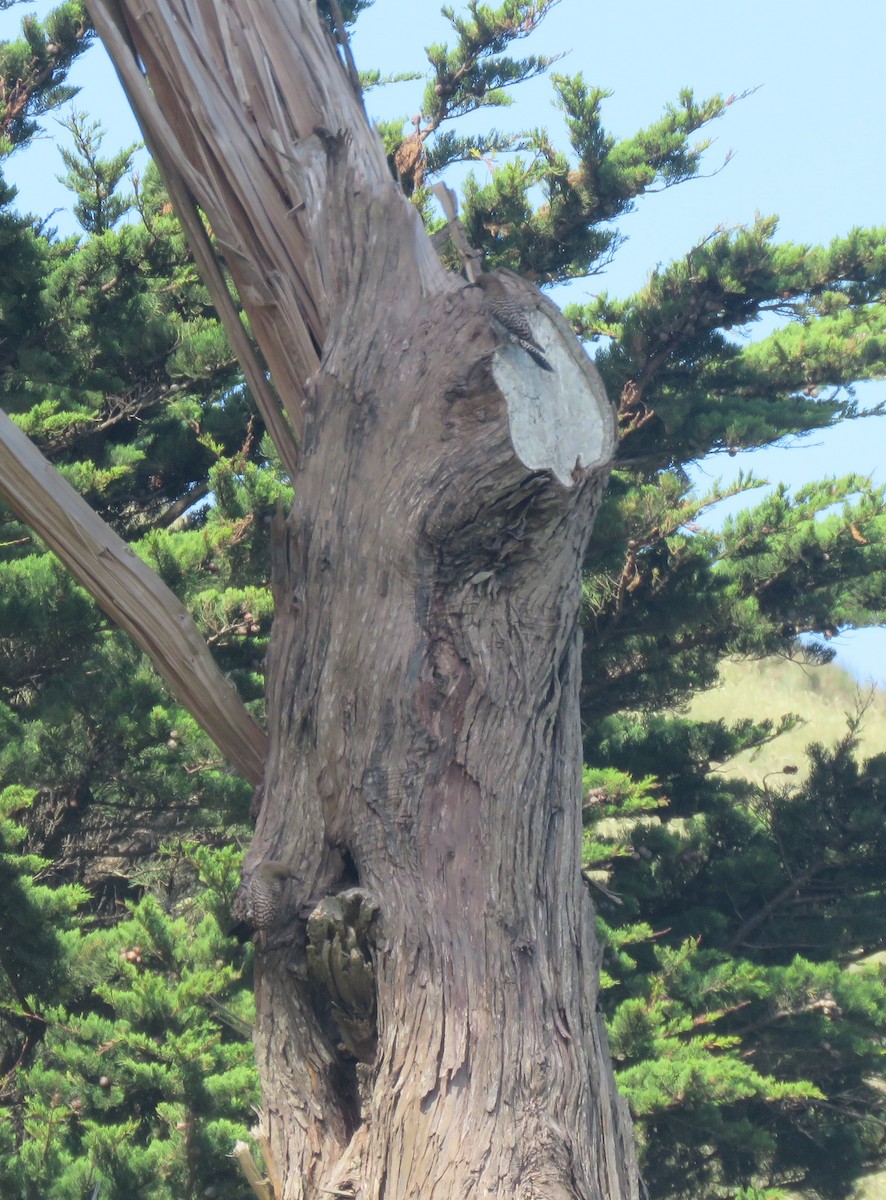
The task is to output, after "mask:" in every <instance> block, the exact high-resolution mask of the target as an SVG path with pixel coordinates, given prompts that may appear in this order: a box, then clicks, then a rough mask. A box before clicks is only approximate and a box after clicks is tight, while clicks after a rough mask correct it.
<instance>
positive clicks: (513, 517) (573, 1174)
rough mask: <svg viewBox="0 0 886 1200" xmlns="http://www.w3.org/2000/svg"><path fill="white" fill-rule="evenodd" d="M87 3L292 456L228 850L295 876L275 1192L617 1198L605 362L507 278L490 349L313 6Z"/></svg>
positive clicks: (621, 1157)
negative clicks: (589, 600) (583, 704)
mask: <svg viewBox="0 0 886 1200" xmlns="http://www.w3.org/2000/svg"><path fill="white" fill-rule="evenodd" d="M91 7H92V10H93V15H94V17H95V20H96V24H97V26H98V27H99V31H100V33H101V34H102V36H103V37H104V38H105V40H106V44H107V45H108V46H109V49H110V50H111V53H112V55H113V57H114V58H115V61H116V63H117V66H118V70H119V71H120V73H121V77H122V78H123V80H124V83H125V84H126V86H127V88H128V90H129V92H130V95H131V97H132V99H133V103H134V105H135V107H136V110H137V112H138V113H139V115H140V119H141V121H142V124H143V128H144V130H145V133H146V135H147V137H148V139H149V141H150V143H151V145H152V148H153V150H154V152H155V154H156V155H157V157H158V159H159V162H160V165H161V167H162V168H163V169H164V171H165V172H166V175H167V178H168V179H169V180H170V181H171V183H172V185H173V189H174V194H175V195H176V196H177V197H178V200H179V203H184V201H185V200H186V199H187V197H188V195H190V196H192V197H194V198H195V199H196V200H197V201H198V202H199V204H200V206H201V207H202V209H203V210H204V212H205V213H206V214H207V216H208V218H209V222H210V224H211V226H212V229H213V233H214V234H215V236H216V237H217V238H218V239H219V241H220V243H221V245H222V246H223V248H224V253H225V256H226V259H227V263H228V266H229V268H230V270H231V272H232V274H233V276H234V279H235V281H236V282H237V284H238V287H239V289H240V294H241V296H242V298H243V302H244V305H245V307H246V309H247V311H248V313H249V316H250V320H251V324H252V327H253V330H254V331H255V333H256V337H257V339H258V341H259V343H260V345H261V347H262V350H263V352H264V354H265V357H266V359H267V361H268V362H269V364H270V366H271V370H272V374H273V377H274V381H275V384H276V387H277V390H278V392H279V394H280V397H281V403H282V406H283V410H284V411H285V413H286V414H287V417H288V420H289V421H290V423H291V425H292V428H293V430H294V431H295V434H296V435H297V436H298V437H299V438H300V439H301V450H300V463H299V471H298V476H297V479H296V494H297V500H296V505H295V508H294V510H293V512H292V514H291V515H290V517H289V520H288V522H287V525H286V529H285V531H283V533H282V535H281V536H280V538H279V546H278V561H277V571H276V578H275V596H276V602H277V614H276V618H275V623H274V632H273V639H272V647H271V653H270V673H269V683H268V730H269V739H270V748H269V754H268V760H267V767H266V773H265V787H264V801H263V805H262V808H261V812H260V816H259V821H258V827H257V830H256V837H255V841H254V844H253V847H252V849H251V851H250V854H249V856H248V859H247V864H246V872H247V876H248V873H249V871H250V870H252V869H254V867H255V866H256V864H258V863H260V862H262V861H264V860H267V859H273V860H280V861H283V862H285V863H286V864H288V865H289V866H290V868H291V870H292V873H293V879H292V881H291V882H289V883H288V884H287V889H286V894H285V905H284V912H283V920H282V921H281V922H280V923H279V924H278V926H277V927H276V928H274V929H272V930H269V931H267V932H266V933H263V934H262V935H261V937H260V941H261V943H262V945H261V951H260V953H259V956H258V963H257V999H258V1028H257V1038H256V1040H257V1050H258V1059H259V1065H260V1069H261V1073H262V1080H263V1087H264V1095H265V1116H264V1118H263V1121H264V1125H265V1132H266V1134H267V1137H268V1141H269V1145H270V1148H271V1155H272V1157H273V1160H274V1163H275V1166H276V1171H277V1174H278V1175H279V1178H280V1180H281V1187H280V1190H281V1191H282V1197H281V1200H289V1198H291V1197H297V1196H298V1197H300V1196H316V1197H318V1200H319V1197H322V1196H324V1195H328V1194H329V1190H330V1189H332V1190H337V1191H339V1192H350V1191H353V1192H354V1193H355V1194H357V1195H359V1196H361V1197H362V1196H365V1197H373V1198H375V1197H382V1196H384V1197H396V1198H397V1200H401V1198H402V1200H406V1198H407V1197H419V1196H420V1197H422V1200H436V1198H437V1197H440V1198H442V1197H444V1196H445V1197H446V1198H447V1200H451V1198H452V1197H459V1196H468V1195H472V1196H473V1195H489V1196H499V1195H501V1196H504V1195H507V1196H509V1197H510V1196H514V1195H518V1196H526V1197H529V1196H544V1197H552V1196H553V1197H564V1198H565V1197H582V1198H586V1200H628V1197H632V1196H634V1195H635V1194H636V1185H635V1181H634V1172H633V1167H632V1163H633V1158H632V1150H631V1133H630V1123H629V1120H628V1118H627V1116H626V1113H625V1111H624V1108H623V1106H622V1105H621V1104H620V1102H619V1101H618V1099H617V1097H616V1094H615V1090H614V1084H613V1079H612V1075H611V1071H610V1069H609V1064H608V1053H607V1050H606V1044H605V1036H604V1034H603V1030H602V1025H601V1022H600V1018H599V1017H598V1016H597V1014H596V1012H595V998H596V987H597V958H596V951H595V946H594V937H593V924H592V909H591V904H590V900H589V898H588V896H587V894H586V892H585V890H584V888H583V884H582V881H581V876H580V872H579V849H580V833H581V830H580V799H581V793H580V764H581V745H580V738H579V727H578V670H579V634H578V631H577V626H576V617H577V610H578V603H579V567H580V563H581V559H582V553H583V550H584V547H585V545H586V542H587V538H588V535H589V532H590V529H591V525H592V522H593V515H594V512H595V510H596V507H597V504H598V502H599V497H600V493H601V489H602V487H603V485H604V483H605V477H606V472H607V467H608V463H609V461H610V459H611V457H612V454H613V452H614V425H613V419H612V414H611V411H610V409H609V406H608V403H607V401H606V398H605V395H604V394H603V391H602V388H601V386H600V384H599V381H598V379H597V377H596V373H595V372H594V370H593V368H592V366H591V365H590V363H589V362H588V361H587V360H586V358H585V357H584V355H583V353H582V351H581V350H580V348H579V347H578V345H577V343H575V340H574V338H572V336H571V334H570V333H569V331H568V328H567V327H566V326H565V324H564V323H563V321H562V319H561V318H560V317H559V315H558V314H556V311H555V310H554V309H553V308H552V306H550V305H548V304H547V303H546V302H544V301H542V300H541V298H540V297H539V296H538V295H537V293H535V292H534V291H533V290H532V289H531V288H526V287H525V286H524V285H521V284H519V282H518V281H515V280H511V281H506V282H507V283H508V286H509V287H511V288H512V290H513V293H514V295H515V296H518V297H519V298H520V302H521V303H522V304H524V305H525V306H527V307H529V308H532V309H533V310H534V311H533V315H532V317H531V321H532V323H533V332H534V334H535V336H536V339H537V340H539V341H540V342H541V344H542V346H543V348H544V352H545V355H546V356H547V358H548V359H549V361H550V362H551V363H552V365H553V366H554V368H555V371H554V373H553V374H552V373H549V372H543V371H541V370H540V368H539V367H537V366H536V364H535V363H534V362H533V361H532V360H531V359H530V358H529V357H528V356H527V355H526V354H525V353H524V352H523V351H522V350H521V349H520V348H519V347H517V346H513V345H505V346H501V345H500V344H499V343H497V341H496V335H495V333H494V332H493V329H492V328H491V326H490V323H489V320H488V319H487V317H486V315H485V313H484V310H483V296H482V293H481V292H480V291H479V289H477V288H471V287H467V286H466V285H465V284H464V283H463V281H461V280H458V279H456V278H454V277H452V276H447V275H446V273H445V272H444V271H443V270H442V268H441V266H440V264H439V262H438V261H437V259H436V256H435V255H434V253H433V251H432V249H431V247H430V245H429V243H428V241H427V239H426V238H425V236H424V233H423V231H422V230H421V228H420V225H419V223H418V218H417V216H416V214H415V213H414V211H413V210H412V209H411V208H410V207H409V205H408V204H407V203H406V202H405V201H404V200H403V198H402V197H401V196H400V194H399V192H398V190H397V188H396V186H395V185H394V183H393V182H392V180H391V178H390V176H389V174H388V172H387V167H386V163H385V161H384V156H383V154H382V151H381V148H380V145H379V143H378V140H377V138H376V137H375V135H374V133H373V132H372V131H371V130H369V128H368V127H367V125H366V123H365V119H364V116H363V113H362V109H361V106H360V104H359V101H358V99H357V98H356V97H355V96H354V95H353V93H352V92H351V91H350V89H349V84H348V81H347V76H346V74H345V72H344V70H343V69H342V67H341V64H340V63H339V61H338V58H337V57H336V54H335V50H334V47H333V46H332V44H331V41H330V39H329V36H328V34H327V33H326V31H325V29H324V28H323V27H322V26H321V24H320V22H319V21H318V19H317V16H316V13H315V11H314V9H313V6H311V5H309V4H308V3H305V2H304V0H284V2H283V3H274V2H272V0H243V2H242V3H240V4H238V5H237V6H236V7H234V6H229V5H225V4H223V3H221V2H220V0H121V2H120V5H119V8H114V7H113V6H112V5H111V4H110V3H109V2H108V0H92V3H91ZM132 46H134V47H135V50H136V51H137V54H138V57H139V59H140V61H141V62H142V63H143V64H144V65H145V66H146V68H147V72H148V76H149V79H150V83H151V88H152V91H150V92H149V91H148V89H147V87H146V86H145V84H144V81H143V79H142V77H141V74H140V72H139V70H138V68H137V66H136V60H135V58H134V57H133V53H132V49H131V47H132ZM190 219H191V222H192V228H193V213H192V214H191V218H190ZM213 286H217V285H213ZM355 885H358V886H359V889H361V892H358V893H354V895H357V897H358V900H357V901H355V905H356V907H357V908H359V906H360V905H359V896H360V894H361V893H362V895H364V896H365V899H366V905H365V912H366V913H367V914H368V915H367V917H366V919H365V921H363V920H362V918H361V930H360V936H359V938H357V937H356V935H352V936H351V935H346V933H343V934H342V937H341V939H340V941H341V945H342V946H344V947H345V948H347V946H351V952H352V953H353V955H354V956H355V958H354V973H355V976H359V977H361V978H362V977H363V975H365V964H364V967H360V966H359V964H358V959H359V957H360V953H361V952H363V953H364V954H365V953H366V952H367V948H368V954H369V957H370V958H371V960H372V966H373V967H374V974H375V989H376V995H375V1006H374V1018H373V1019H374V1020H375V1021H376V1022H377V1042H376V1043H375V1044H374V1045H373V1044H372V1041H373V1039H372V1038H371V1037H370V1038H367V1037H366V1036H365V1028H364V1025H365V1020H366V1017H367V1013H368V1012H369V1006H365V1007H364V1010H363V1011H362V1012H361V1013H360V1014H358V1016H359V1022H358V1025H359V1028H360V1036H359V1038H358V1039H357V1041H358V1042H359V1045H357V1044H356V1043H354V1045H356V1049H355V1048H354V1045H352V1046H351V1049H350V1050H348V1049H346V1048H343V1047H347V1046H348V1044H349V1043H348V1033H347V1029H346V1024H347V1023H346V1021H344V1020H343V1019H342V1017H341V1006H340V1004H339V1001H341V1003H342V1004H343V1003H344V999H343V993H342V994H340V995H339V996H338V997H335V996H333V997H330V996H329V995H324V994H323V993H322V990H321V989H322V987H323V986H325V985H323V984H322V983H321V982H320V981H319V976H318V973H317V963H318V962H321V961H322V960H323V956H324V953H325V952H326V951H328V950H329V946H330V945H332V942H333V941H334V940H335V937H336V935H335V933H334V932H332V933H330V934H329V937H330V939H331V941H330V943H329V945H325V943H323V938H325V937H326V933H325V932H323V931H324V930H329V929H330V928H331V925H330V922H331V923H332V925H334V921H335V917H334V916H332V917H330V915H329V914H330V913H332V912H333V908H329V907H328V906H327V907H326V908H324V907H323V906H324V903H326V898H328V897H329V896H331V895H333V894H335V893H339V892H343V891H346V890H348V889H351V888H352V887H354V886H355ZM318 906H319V907H318ZM333 907H334V906H333ZM318 912H320V913H322V914H325V915H322V917H318ZM309 918H310V920H311V930H312V933H311V935H310V936H311V937H313V938H314V939H315V940H314V941H313V942H312V943H311V945H312V954H311V956H310V963H309V955H308V937H309V934H308V921H309ZM318 930H319V931H320V932H317V931H318ZM348 936H350V941H348ZM321 943H323V944H321ZM358 943H359V945H358ZM309 967H310V968H311V969H309ZM333 975H334V972H331V973H330V976H329V977H330V978H332V976H333ZM345 991H347V988H346V989H345ZM336 1025H337V1028H336ZM355 1057H356V1058H359V1059H360V1060H361V1061H360V1062H356V1061H355Z"/></svg>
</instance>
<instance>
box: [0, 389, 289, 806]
mask: <svg viewBox="0 0 886 1200" xmlns="http://www.w3.org/2000/svg"><path fill="white" fill-rule="evenodd" d="M0 497H2V499H3V500H5V501H6V503H7V504H8V505H9V507H10V508H11V509H12V510H13V512H15V513H17V514H18V515H19V516H20V517H21V519H22V520H23V521H25V522H27V524H28V525H30V526H31V528H32V529H34V530H35V531H36V532H37V533H38V534H39V535H40V536H41V537H42V538H43V540H44V541H45V542H46V544H47V545H48V546H49V547H50V548H51V549H52V550H54V551H55V553H56V554H57V555H58V556H59V558H60V559H61V560H62V562H63V563H64V564H65V566H66V567H67V568H68V569H69V570H70V572H71V574H72V575H73V576H74V578H75V579H76V580H77V582H78V583H81V584H82V585H83V587H85V588H86V589H87V590H88V591H89V592H91V594H92V595H93V596H94V597H95V600H96V602H97V603H98V604H99V606H100V607H101V608H102V609H103V610H104V612H106V613H107V614H108V616H109V617H111V618H112V619H113V620H114V621H116V623H117V624H118V625H119V626H120V627H121V629H125V630H126V632H127V633H128V634H129V635H130V636H131V637H132V638H133V639H134V641H135V642H136V643H137V644H138V645H139V646H140V647H141V649H142V650H144V652H145V653H146V654H147V655H148V657H149V658H150V660H151V662H152V663H153V664H154V666H155V667H156V668H157V670H158V671H159V673H160V674H161V675H162V676H163V678H164V679H165V680H166V682H167V683H168V684H169V687H170V690H171V691H172V693H173V695H174V696H175V697H176V699H177V700H178V701H179V702H180V703H181V704H183V705H184V706H185V707H186V708H187V710H188V711H189V712H190V713H191V715H192V716H193V717H194V719H195V720H196V721H197V722H198V723H199V724H200V725H201V726H202V727H203V729H205V730H206V732H207V733H208V734H209V736H210V737H211V738H212V740H213V741H214V742H215V744H216V745H217V746H218V748H219V750H221V752H222V754H224V756H225V757H226V758H227V759H228V760H229V761H230V763H231V764H232V766H233V767H234V768H235V769H236V770H237V771H238V773H239V774H241V775H242V776H243V777H244V778H245V779H248V780H249V781H250V783H254V784H257V783H259V782H260V781H261V780H262V778H263V776H264V761H265V754H266V750H267V737H266V736H265V734H264V732H263V731H262V730H261V729H260V728H259V726H258V725H257V724H256V723H255V721H254V720H253V719H252V717H251V716H250V715H249V713H248V712H247V710H246V707H245V705H244V704H243V701H242V700H241V699H240V697H239V696H238V694H237V691H236V689H235V688H234V686H233V685H232V684H231V682H230V681H229V680H228V679H226V678H225V676H224V675H223V674H222V672H221V671H220V670H219V668H218V667H217V666H216V664H215V661H214V659H213V658H212V655H211V654H210V652H209V648H208V647H207V645H206V643H205V641H204V640H203V638H202V637H201V635H200V631H199V630H198V629H197V626H196V625H195V624H194V621H193V619H192V617H191V615H190V613H189V612H188V611H187V609H186V608H185V607H184V605H183V604H182V603H181V602H180V601H179V600H178V599H177V597H176V596H175V595H173V593H172V592H171V591H170V590H169V588H168V587H167V586H166V584H165V583H163V581H162V580H161V579H160V577H159V576H158V575H156V574H155V573H154V572H153V571H152V570H151V568H150V567H149V566H148V565H147V564H146V563H143V562H142V560H141V559H140V558H139V557H138V556H137V555H136V554H135V553H134V551H132V550H131V549H130V547H129V546H127V544H126V542H124V541H123V539H122V538H120V537H118V535H117V534H116V533H115V532H114V530H113V529H112V528H111V527H110V525H108V524H106V523H105V522H104V521H103V520H102V519H101V517H99V515H98V514H97V513H96V512H94V511H93V510H92V509H91V508H90V507H89V505H88V504H87V503H86V501H85V500H84V499H83V498H82V496H80V495H79V494H78V493H77V492H76V491H74V489H73V488H72V487H71V485H70V484H69V483H68V482H67V480H65V479H63V478H62V476H61V475H59V473H58V471H56V469H55V468H54V467H53V466H52V465H51V464H50V463H48V462H47V461H46V459H45V458H44V457H43V455H42V454H41V453H40V451H39V450H38V449H37V447H36V446H35V445H34V443H33V442H32V441H31V440H30V439H29V438H28V437H26V436H25V434H23V433H22V431H21V430H20V429H19V428H18V426H17V425H15V424H14V423H13V422H12V421H11V420H10V419H9V417H8V416H7V415H6V413H4V412H2V411H0Z"/></svg>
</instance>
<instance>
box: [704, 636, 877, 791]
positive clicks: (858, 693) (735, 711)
mask: <svg viewBox="0 0 886 1200" xmlns="http://www.w3.org/2000/svg"><path fill="white" fill-rule="evenodd" d="M722 678H723V682H722V684H721V686H720V687H718V688H714V689H713V690H711V691H710V692H705V693H704V694H703V695H701V696H698V697H696V699H695V700H694V701H693V703H692V705H691V706H690V709H689V712H690V715H691V716H693V717H695V718H697V719H699V720H710V721H712V720H717V719H718V718H724V719H726V720H734V719H735V718H737V717H757V718H759V717H769V718H770V719H772V720H775V721H777V720H778V719H779V718H780V717H781V716H782V715H783V714H784V713H796V714H797V715H798V716H800V717H801V718H802V723H801V724H800V725H798V726H797V727H796V728H795V729H793V730H792V731H791V732H790V733H786V734H783V735H782V736H781V737H778V738H776V739H775V740H774V741H772V742H770V743H769V744H767V745H766V746H763V747H761V748H760V749H759V750H757V751H753V752H752V751H748V752H746V753H744V754H740V755H738V756H737V757H736V758H734V759H731V760H730V761H729V762H728V763H724V764H723V767H722V770H723V772H724V773H728V774H733V773H737V774H741V775H744V776H746V777H748V778H750V779H753V780H756V781H757V782H760V781H761V780H762V778H763V776H764V775H767V774H770V773H771V772H776V771H781V769H782V768H783V767H785V766H787V765H791V766H797V767H799V768H800V773H801V774H802V773H803V772H804V771H805V766H806V762H805V758H804V754H803V751H804V750H805V748H806V746H808V745H809V743H810V742H824V743H825V744H826V745H827V744H831V743H833V742H836V741H838V740H839V739H840V738H841V737H844V736H845V734H846V722H847V714H850V715H851V714H852V713H854V712H856V711H857V709H858V706H859V704H861V705H864V703H865V702H868V701H869V703H868V707H867V710H866V712H865V714H864V718H863V723H862V727H861V733H860V753H861V755H862V757H869V756H870V755H873V754H880V753H883V752H884V751H886V692H883V691H879V690H873V691H872V689H871V688H870V686H865V685H859V684H858V682H857V681H856V680H855V679H853V677H852V676H851V675H850V674H848V672H846V671H844V670H842V669H841V668H840V667H836V666H834V665H833V664H829V665H828V666H822V667H810V666H806V665H801V664H800V663H793V662H787V661H785V660H783V659H763V660H761V661H759V662H735V663H727V664H726V666H725V667H724V669H723V672H722ZM773 782H774V781H773Z"/></svg>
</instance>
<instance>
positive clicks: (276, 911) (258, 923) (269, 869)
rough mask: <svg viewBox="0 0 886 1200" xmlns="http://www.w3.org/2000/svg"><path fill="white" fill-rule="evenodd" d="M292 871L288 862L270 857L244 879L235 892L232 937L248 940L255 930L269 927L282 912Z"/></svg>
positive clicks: (232, 909)
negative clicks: (282, 902)
mask: <svg viewBox="0 0 886 1200" xmlns="http://www.w3.org/2000/svg"><path fill="white" fill-rule="evenodd" d="M291 875H292V872H291V871H290V870H289V867H288V866H287V865H286V863H282V862H276V861H275V860H273V859H267V860H266V861H265V862H261V863H259V864H258V866H257V867H256V868H255V869H254V870H253V871H252V873H251V874H250V875H249V877H248V878H247V879H244V880H243V882H242V883H241V884H240V886H239V887H238V888H237V891H236V893H235V895H234V903H233V904H232V905H231V916H232V917H233V919H234V924H233V926H232V927H231V929H230V930H229V933H230V934H231V936H233V937H236V938H239V940H240V941H244V942H245V941H246V940H247V938H250V937H251V936H252V935H253V933H259V932H261V931H262V930H264V929H270V928H271V926H272V925H274V924H275V923H276V921H277V918H278V916H279V915H280V903H281V901H282V899H283V886H284V884H285V882H286V880H287V879H289V878H291Z"/></svg>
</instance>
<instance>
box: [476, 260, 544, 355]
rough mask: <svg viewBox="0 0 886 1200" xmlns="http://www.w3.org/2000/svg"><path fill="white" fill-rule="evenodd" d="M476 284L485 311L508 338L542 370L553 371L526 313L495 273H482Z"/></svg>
mask: <svg viewBox="0 0 886 1200" xmlns="http://www.w3.org/2000/svg"><path fill="white" fill-rule="evenodd" d="M477 286H478V287H479V288H480V289H481V290H482V292H483V297H484V299H485V301H486V311H487V312H488V313H489V315H490V317H493V318H494V319H495V320H496V321H497V322H498V324H499V325H500V326H501V327H502V329H503V330H504V332H505V333H506V334H507V335H508V338H509V339H510V341H512V342H516V344H517V345H518V346H519V347H520V349H521V350H525V351H526V353H527V354H528V355H529V357H530V358H532V359H533V360H534V361H535V362H537V363H538V365H539V366H540V367H541V368H542V370H544V371H553V369H554V368H553V367H552V366H551V364H550V363H549V362H548V360H547V359H546V358H545V356H544V351H543V350H542V348H541V346H539V344H538V342H536V340H535V338H534V337H533V334H532V327H531V326H530V324H529V321H528V320H527V318H526V313H525V312H524V311H523V309H522V308H520V306H519V304H517V303H516V301H515V300H514V299H513V297H512V296H511V295H510V293H509V292H508V290H507V289H506V288H505V286H504V284H503V283H502V281H501V280H500V279H499V277H498V276H497V275H494V274H488V273H486V274H483V275H481V276H480V277H479V279H478V280H477Z"/></svg>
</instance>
